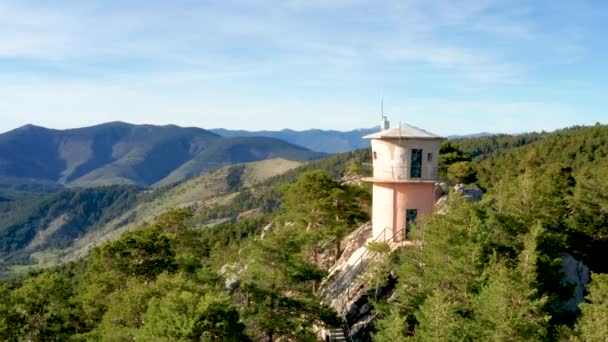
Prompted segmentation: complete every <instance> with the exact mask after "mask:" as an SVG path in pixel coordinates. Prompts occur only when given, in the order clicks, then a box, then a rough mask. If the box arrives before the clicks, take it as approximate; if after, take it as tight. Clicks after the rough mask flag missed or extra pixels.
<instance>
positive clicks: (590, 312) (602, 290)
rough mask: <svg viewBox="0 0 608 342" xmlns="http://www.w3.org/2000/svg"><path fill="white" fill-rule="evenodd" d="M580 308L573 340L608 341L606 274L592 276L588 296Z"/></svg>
mask: <svg viewBox="0 0 608 342" xmlns="http://www.w3.org/2000/svg"><path fill="white" fill-rule="evenodd" d="M580 308H581V317H580V319H579V321H578V323H577V324H576V333H577V336H576V337H574V338H573V340H574V341H585V342H605V341H606V340H608V274H599V273H595V274H593V275H592V278H591V283H590V284H589V295H587V297H586V302H585V303H582V304H581V305H580Z"/></svg>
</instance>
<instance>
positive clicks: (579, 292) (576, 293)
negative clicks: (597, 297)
mask: <svg viewBox="0 0 608 342" xmlns="http://www.w3.org/2000/svg"><path fill="white" fill-rule="evenodd" d="M559 256H560V258H561V259H562V262H563V264H562V272H564V278H563V279H562V284H563V285H567V284H574V285H575V288H574V290H573V292H572V298H571V299H570V300H569V301H567V302H565V303H563V305H562V308H563V309H564V310H567V311H576V310H578V305H579V304H580V303H581V302H582V301H583V300H584V299H585V294H584V292H585V286H587V284H589V267H587V266H586V265H585V264H583V262H582V261H579V260H576V259H575V258H574V257H573V256H572V255H570V254H568V253H560V255H559Z"/></svg>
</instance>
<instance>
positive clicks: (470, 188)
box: [454, 184, 483, 202]
mask: <svg viewBox="0 0 608 342" xmlns="http://www.w3.org/2000/svg"><path fill="white" fill-rule="evenodd" d="M454 191H455V192H457V193H459V194H461V195H463V196H464V197H465V198H466V199H468V200H469V201H471V202H479V201H481V199H482V198H483V192H482V191H481V189H480V188H479V187H478V186H477V185H475V184H470V185H464V184H456V185H455V186H454Z"/></svg>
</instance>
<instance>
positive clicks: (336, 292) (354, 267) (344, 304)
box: [325, 227, 411, 341]
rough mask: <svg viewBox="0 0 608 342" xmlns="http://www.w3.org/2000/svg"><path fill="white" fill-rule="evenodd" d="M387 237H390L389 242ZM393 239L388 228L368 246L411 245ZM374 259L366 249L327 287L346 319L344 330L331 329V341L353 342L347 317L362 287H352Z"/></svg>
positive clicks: (392, 248) (326, 292) (394, 248)
mask: <svg viewBox="0 0 608 342" xmlns="http://www.w3.org/2000/svg"><path fill="white" fill-rule="evenodd" d="M387 237H389V239H388V240H387ZM392 237H393V233H392V231H390V230H389V227H386V228H384V230H383V231H382V233H381V234H379V235H378V236H376V238H374V239H373V240H371V241H368V242H367V243H366V244H369V243H370V242H371V243H373V242H386V243H388V244H389V246H390V249H391V251H394V250H396V249H397V248H399V247H403V246H405V245H409V244H411V242H410V241H401V242H395V241H393V238H392ZM352 257H354V255H353V256H351V258H352ZM373 257H374V256H373V255H372V252H370V251H369V250H368V249H367V248H364V249H363V252H362V253H361V254H360V255H359V256H358V257H357V258H356V259H355V260H354V261H353V262H350V260H349V261H348V262H347V265H350V266H347V267H346V268H344V269H343V270H342V271H341V272H340V273H338V274H337V278H336V280H335V281H334V282H332V283H331V284H330V285H329V286H328V287H327V290H326V291H325V296H326V298H331V297H335V298H337V299H338V300H339V301H338V304H339V308H338V309H337V311H339V312H340V313H341V314H342V317H343V319H344V329H331V330H330V331H329V338H330V341H352V338H351V337H350V334H349V333H348V332H349V325H348V322H347V321H346V315H347V314H348V304H349V302H350V300H351V299H352V298H351V297H352V296H354V295H355V294H356V293H357V292H358V291H359V290H360V287H356V288H354V289H353V288H352V287H353V284H354V283H355V282H356V280H357V279H358V278H359V276H360V275H361V274H362V273H363V271H364V270H365V268H366V267H367V265H368V264H369V262H370V260H371V259H373ZM351 292H352V294H351ZM345 332H346V333H345Z"/></svg>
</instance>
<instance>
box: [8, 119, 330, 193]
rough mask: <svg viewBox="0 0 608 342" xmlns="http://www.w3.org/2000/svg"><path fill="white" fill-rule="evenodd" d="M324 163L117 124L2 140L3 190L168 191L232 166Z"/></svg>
mask: <svg viewBox="0 0 608 342" xmlns="http://www.w3.org/2000/svg"><path fill="white" fill-rule="evenodd" d="M323 156H324V154H322V153H318V152H312V151H310V150H307V149H305V148H303V147H299V146H295V145H292V144H289V143H287V142H284V141H281V140H278V139H273V138H264V137H250V138H223V137H220V136H218V135H216V134H214V133H211V132H209V131H206V130H204V129H200V128H184V127H178V126H173V125H169V126H152V125H131V124H127V123H122V122H112V123H107V124H103V125H98V126H92V127H85V128H79V129H69V130H52V129H47V128H43V127H37V126H32V125H28V126H24V127H21V128H18V129H15V130H12V131H10V132H7V133H3V134H0V189H2V188H8V189H11V190H17V191H38V192H48V191H52V190H56V189H58V188H61V187H62V186H69V187H94V186H108V185H116V184H118V185H121V184H122V185H125V184H131V185H138V186H142V187H147V186H154V185H155V186H165V185H170V184H173V183H176V182H179V181H182V180H184V179H188V178H191V177H194V176H198V175H200V174H202V173H205V172H208V171H212V170H215V169H218V168H220V167H222V166H225V165H230V164H236V163H246V162H252V161H259V160H265V159H274V158H285V159H290V160H312V159H317V158H321V157H323Z"/></svg>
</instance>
